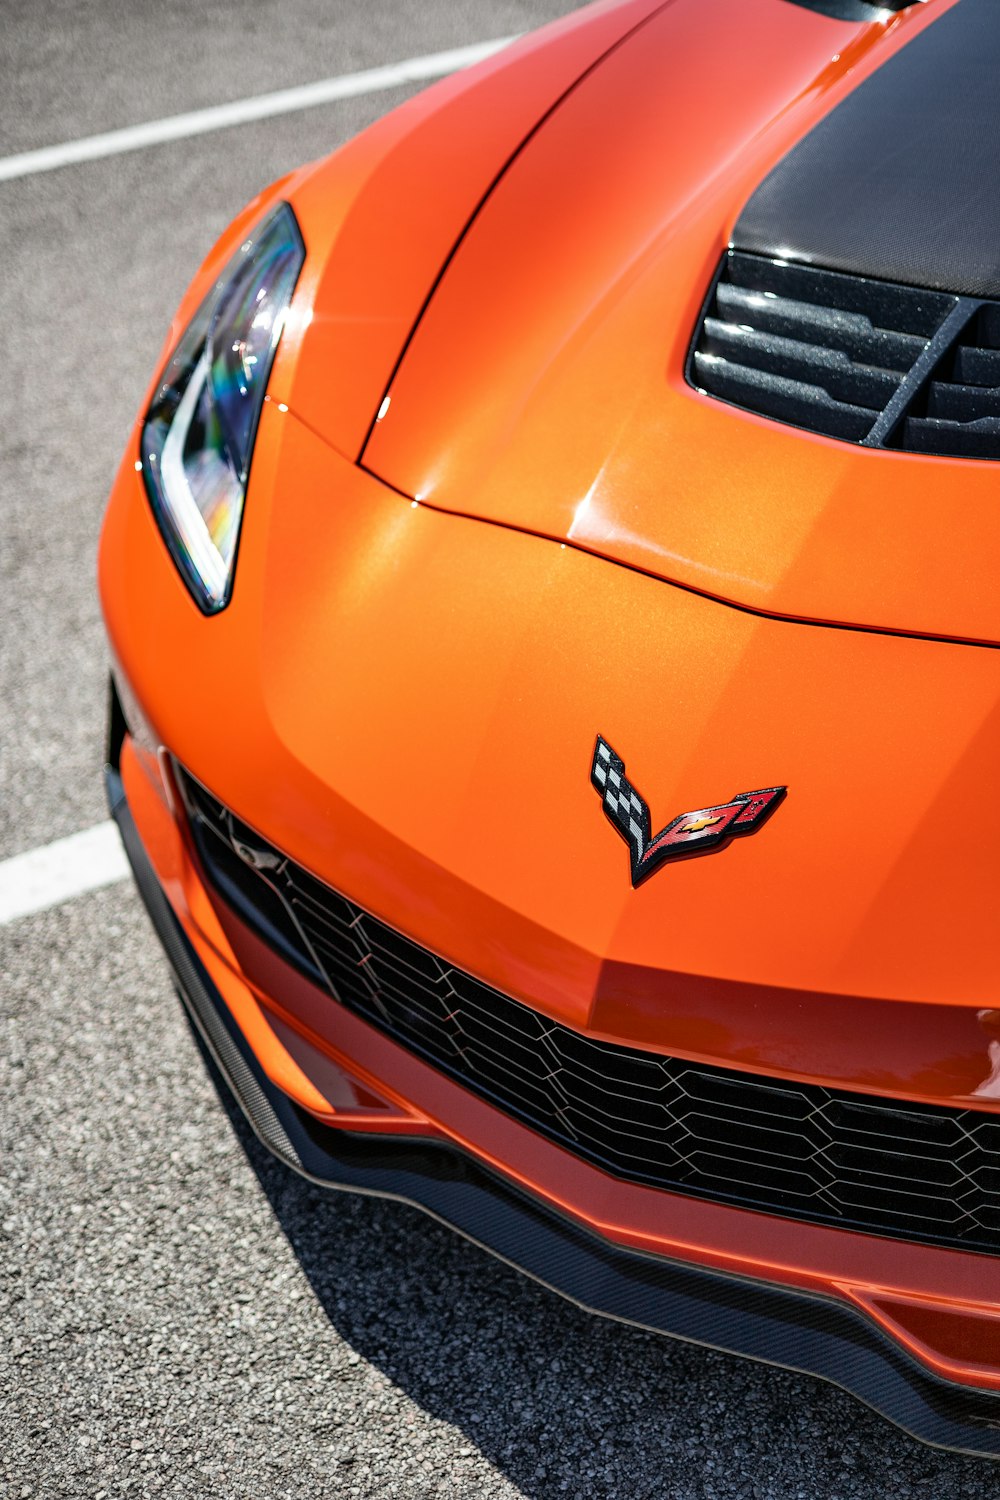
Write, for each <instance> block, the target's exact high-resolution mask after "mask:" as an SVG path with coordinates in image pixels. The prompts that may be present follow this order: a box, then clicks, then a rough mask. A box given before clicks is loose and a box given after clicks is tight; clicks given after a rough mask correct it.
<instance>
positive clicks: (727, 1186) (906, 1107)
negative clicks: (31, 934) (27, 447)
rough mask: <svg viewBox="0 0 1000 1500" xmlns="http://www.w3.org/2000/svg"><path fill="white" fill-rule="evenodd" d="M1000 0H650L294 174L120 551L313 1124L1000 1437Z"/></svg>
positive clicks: (258, 1100) (133, 606)
mask: <svg viewBox="0 0 1000 1500" xmlns="http://www.w3.org/2000/svg"><path fill="white" fill-rule="evenodd" d="M995 9H996V7H995V0H957V3H956V0H926V3H922V4H921V3H913V4H909V5H907V4H904V3H901V0H881V3H880V4H879V5H878V6H877V7H876V6H875V5H873V4H869V3H867V0H752V3H751V0H612V3H607V0H605V3H599V4H596V5H591V6H588V7H587V8H585V9H583V10H581V11H579V12H577V13H576V14H574V15H572V16H570V17H568V18H567V19H565V20H562V21H560V22H558V23H557V24H555V25H553V26H550V27H548V28H547V29H545V30H543V31H541V32H539V33H537V34H535V35H532V36H530V37H527V38H524V39H523V40H521V41H520V42H518V43H517V44H516V45H514V46H511V47H509V48H507V49H506V50H504V51H502V52H500V53H498V54H496V55H494V56H493V57H491V58H490V59H489V60H488V61H486V62H485V63H483V64H482V65H480V66H478V67H476V68H475V69H473V70H472V71H470V72H466V73H462V74H459V75H455V76H452V77H451V78H449V79H447V80H446V81H444V82H442V83H440V84H438V85H437V86H435V87H434V88H432V89H431V90H429V91H428V92H427V93H425V94H423V95H421V96H420V97H418V98H416V99H414V100H412V101H410V102H409V103H407V104H405V105H404V106H403V107H402V108H401V109H398V110H396V111H395V112H394V113H392V114H390V115H389V116H388V117H387V118H386V119H384V120H381V121H380V122H379V123H377V124H376V125H374V126H373V127H372V128H370V129H369V130H367V131H365V132H364V134H362V135H361V136H360V137H358V139H356V140H354V141H352V142H351V143H350V144H349V145H347V146H345V147H344V148H343V149H342V150H340V151H338V152H336V153H335V154H334V155H332V156H331V157H329V158H328V159H327V160H324V161H321V162H319V163H314V164H312V165H310V166H308V167H305V168H303V169H302V170H301V171H298V172H295V173H293V174H292V175H290V176H289V177H287V178H285V179H283V180H282V181H280V182H278V183H276V184H274V185H273V186H272V187H270V188H268V189H267V190H266V191H264V192H263V193H262V194H261V195H260V196H259V197H258V198H257V199H255V200H254V202H253V203H251V204H250V205H249V207H248V208H247V209H246V210H245V212H244V213H243V214H242V215H241V216H240V218H239V219H238V220H237V221H236V223H235V224H233V226H232V227H231V229H229V230H228V231H227V232H226V234H225V235H224V236H223V237H222V239H221V241H220V242H219V244H218V245H217V246H216V247H215V249H214V250H213V251H212V253H211V254H210V255H209V257H208V259H207V261H206V262H205V264H204V266H203V267H202V269H201V271H200V272H199V273H198V275H197V276H196V277H195V280H194V282H193V283H192V285H191V288H190V291H189V292H188V294H187V296H186V297H185V299H184V301H183V303H182V305H181V307H180V310H179V312H178V315H177V321H176V324H175V325H174V328H173V330H172V333H171V337H170V340H169V343H168V346H167V348H166V349H165V350H164V356H163V364H162V368H161V369H160V371H159V372H158V374H157V376H156V379H155V381H154V382H153V384H152V386H151V388H150V391H149V393H148V395H147V398H146V400H145V401H144V402H143V406H142V414H141V416H140V419H139V422H138V424H137V426H136V430H135V435H134V438H133V440H132V441H131V443H130V446H129V449H128V452H127V453H126V455H125V459H124V462H123V465H122V468H121V472H120V474H119V477H118V480H117V482H116V485H115V488H114V492H113V494H112V497H111V502H110V507H109V509H108V513H107V519H106V522H105V526H104V531H103V538H102V544H101V551H100V587H101V596H102V600H103V608H104V614H105V618H106V621H107V628H108V634H109V637H110V643H111V654H112V664H113V682H112V693H111V718H110V737H109V749H108V769H107V773H106V774H107V783H108V790H109V796H110V801H111V806H112V810H113V812H114V815H115V817H116V818H117V820H118V823H119V825H120V828H121V832H122V835H123V838H124V840H125V845H126V848H127V849H128V852H129V855H130V857H131V860H132V863H133V866H134V868H135V873H136V878H137V880H138V884H139V888H140V890H141V892H142V894H143V897H144V899H145V901H146V904H147V906H148V907H149V911H150V914H151V916H152V918H153V921H154V923H155V926H156V928H157V930H158V933H159V936H160V938H161V940H162V943H163V946H164V948H165V949H166V952H167V955H168V957H169V959H170V962H171V964H172V966H173V970H174V973H175V976H176V979H177V982H178V986H179V988H180V990H181V992H182V994H183V997H184V1000H185V1003H186V1005H187V1006H188V1008H189V1010H190V1013H191V1016H192V1018H193V1020H194V1021H195V1023H196V1024H197V1026H198V1027H199V1028H200V1030H201V1032H202V1034H203V1036H204V1039H205V1041H206V1043H207V1045H208V1047H209V1048H210V1049H211V1051H212V1053H213V1054H214V1056H215V1058H216V1060H217V1061H218V1063H219V1065H220V1067H221V1069H222V1071H223V1073H224V1075H225V1076H226V1078H227V1079H228V1081H229V1083H230V1084H231V1086H232V1088H233V1091H234V1093H235V1094H236V1096H237V1098H238V1100H239V1101H240V1103H241V1105H242V1106H243V1108H244V1110H245V1111H246V1113H247V1115H248V1117H249V1119H250V1121H251V1123H252V1125H253V1127H254V1129H255V1130H256V1131H257V1133H258V1134H259V1136H260V1137H261V1139H262V1140H263V1141H264V1142H265V1143H266V1144H267V1145H268V1146H269V1147H270V1148H271V1149H272V1150H273V1151H274V1152H275V1153H276V1154H277V1155H278V1156H279V1157H281V1158H282V1159H283V1160H284V1161H286V1162H287V1163H288V1164H289V1165H290V1166H291V1167H293V1168H295V1169H296V1170H297V1171H300V1172H302V1173H304V1174H306V1175H307V1176H309V1177H310V1178H312V1179H313V1180H314V1181H317V1182H321V1183H325V1184H329V1185H330V1186H331V1187H336V1188H347V1189H362V1190H364V1191H366V1192H375V1193H386V1194H392V1195H393V1196H396V1197H402V1198H405V1199H407V1200H409V1201H411V1202H413V1203H416V1204H419V1205H420V1206H421V1207H423V1208H425V1209H426V1210H427V1211H429V1212H430V1213H433V1214H434V1215H436V1216H437V1217H438V1218H440V1219H442V1220H444V1221H445V1222H447V1223H448V1224H451V1225H453V1226H454V1227H455V1228H456V1229H458V1230H460V1231H461V1232H462V1233H463V1234H466V1235H468V1236H469V1237H470V1238H472V1239H474V1240H476V1241H478V1242H479V1243H480V1244H482V1245H484V1246H486V1247H488V1248H489V1249H490V1250H492V1251H494V1252H495V1253H496V1254H498V1255H500V1256H502V1257H503V1258H504V1259H506V1260H507V1261H509V1262H511V1263H513V1264H514V1265H516V1266H519V1267H522V1268H523V1269H524V1270H525V1271H526V1272H528V1273H529V1274H531V1275H532V1276H535V1277H537V1278H538V1279H540V1280H541V1281H543V1282H545V1283H547V1284H548V1285H549V1286H552V1287H555V1288H557V1289H558V1290H559V1291H561V1292H562V1293H564V1294H565V1295H566V1296H568V1297H571V1298H573V1299H574V1300H576V1301H577V1302H579V1303H581V1304H583V1305H584V1306H586V1307H589V1308H592V1309H594V1310H595V1311H598V1312H601V1313H605V1314H609V1315H611V1316H613V1317H618V1318H624V1319H628V1320H629V1321H631V1322H634V1323H638V1324H641V1325H644V1326H646V1327H648V1328H651V1329H657V1330H662V1331H663V1332H665V1333H670V1334H675V1335H679V1336H680V1337H683V1338H687V1339H693V1340H697V1341H700V1342H703V1343H705V1344H709V1345H712V1346H714V1347H716V1348H720V1349H725V1350H733V1351H736V1352H739V1353H743V1354H748V1355H752V1356H755V1357H758V1358H761V1359H765V1360H769V1361H772V1362H774V1363H777V1364H780V1365H784V1366H788V1367H790V1368H794V1369H797V1370H803V1371H809V1372H812V1373H814V1374H817V1375H820V1376H824V1377H826V1378H827V1379H829V1380H832V1381H835V1382H837V1383H838V1384H840V1385H842V1386H844V1387H846V1388H847V1389H848V1390H850V1391H852V1392H854V1393H855V1394H856V1395H857V1396H859V1397H860V1398H861V1399H862V1400H864V1401H866V1402H868V1403H869V1404H870V1405H871V1406H873V1407H875V1408H876V1409H877V1410H879V1411H880V1412H882V1413H884V1414H885V1415H886V1416H887V1417H889V1418H891V1419H892V1420H894V1421H895V1422H897V1423H899V1424H900V1425H901V1426H903V1427H904V1428H906V1429H907V1430H908V1431H909V1432H911V1433H913V1434H915V1435H916V1436H917V1437H919V1438H922V1439H925V1440H926V1441H929V1442H932V1443H938V1444H942V1445H946V1446H950V1447H953V1448H957V1449H962V1450H964V1451H967V1452H970V1453H979V1454H991V1455H993V1456H997V1455H1000V1272H998V1265H1000V1262H998V1251H1000V796H998V794H997V778H998V769H1000V589H998V586H997V580H998V578H1000V468H997V467H996V462H997V460H998V459H1000V195H998V193H997V191H996V184H997V146H996V142H997V121H998V118H1000V115H998V103H997V94H996V80H997V78H998V76H1000V20H998V17H997V15H996V13H995Z"/></svg>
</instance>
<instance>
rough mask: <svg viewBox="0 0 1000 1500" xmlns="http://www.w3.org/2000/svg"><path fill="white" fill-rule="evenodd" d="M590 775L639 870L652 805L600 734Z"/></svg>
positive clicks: (606, 810)
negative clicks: (642, 794) (641, 795)
mask: <svg viewBox="0 0 1000 1500" xmlns="http://www.w3.org/2000/svg"><path fill="white" fill-rule="evenodd" d="M590 779H591V781H592V782H593V784H594V786H595V787H596V788H597V790H598V791H599V792H600V794H601V798H602V800H603V803H604V811H605V812H606V813H607V815H608V817H609V818H610V819H611V821H612V823H613V824H614V825H615V827H616V828H617V829H618V832H619V833H620V834H621V835H622V837H623V838H625V839H626V840H627V841H628V846H629V852H630V854H631V856H632V869H633V870H636V869H638V867H639V864H640V863H641V861H642V856H643V855H644V854H645V852H646V845H647V844H648V843H649V808H648V807H647V806H646V804H645V802H643V800H642V798H641V797H640V796H639V793H638V792H637V791H636V789H635V787H634V786H633V785H632V783H631V782H630V781H629V780H628V779H627V777H626V775H625V762H624V761H623V760H622V759H621V758H620V756H617V755H616V754H615V752H614V751H613V750H612V748H611V746H610V745H609V744H608V742H607V740H602V739H601V737H600V735H598V736H597V745H596V746H595V748H594V764H593V766H592V767H591V770H590Z"/></svg>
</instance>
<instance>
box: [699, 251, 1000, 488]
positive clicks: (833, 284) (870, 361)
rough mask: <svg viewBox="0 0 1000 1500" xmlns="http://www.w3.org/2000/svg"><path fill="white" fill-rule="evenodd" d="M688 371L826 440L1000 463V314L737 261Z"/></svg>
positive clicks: (781, 265) (970, 302) (752, 259)
mask: <svg viewBox="0 0 1000 1500" xmlns="http://www.w3.org/2000/svg"><path fill="white" fill-rule="evenodd" d="M687 374H688V380H689V382H690V384H691V385H693V386H695V387H696V388H697V389H698V390H700V391H703V392H705V393H706V394H707V395H710V396H715V397H717V398H718V399H719V400H721V401H726V402H729V403H730V404H731V405H733V406H740V407H742V408H743V409H744V410H746V411H753V412H756V413H758V414H759V415H760V416H765V417H771V418H773V419H774V420H776V421H779V422H787V423H789V424H790V425H791V426H794V427H804V428H807V429H808V430H809V431H811V432H821V433H823V434H825V435H826V436H827V437H834V438H841V439H843V440H845V441H847V442H852V443H861V444H864V445H865V446H866V447H876V448H902V449H905V450H908V451H911V452H919V453H937V454H941V455H951V456H958V457H964V458H987V459H995V458H997V457H1000V303H994V302H984V301H982V300H980V299H976V298H971V297H958V296H952V295H950V294H948V293H945V292H931V291H924V290H921V289H920V288H917V287H908V286H897V285H893V284H892V283H889V282H884V281H872V280H868V279H866V278H865V277H862V276H845V275H842V274H840V273H839V272H834V271H823V270H818V269H816V268H815V267H812V266H803V265H791V264H788V263H786V262H784V261H777V260H769V259H767V258H765V257H763V256H757V255H746V254H742V253H741V252H738V251H730V252H729V253H728V254H727V255H726V256H725V257H724V259H723V262H722V266H721V268H720V271H719V274H718V276H717V278H716V281H715V284H714V286H713V289H712V294H711V297H710V298H709V302H708V306H707V309H706V311H705V313H704V315H703V317H702V320H701V322H700V324H699V326H698V330H697V334H696V337H695V341H694V344H693V346H692V349H691V353H690V357H689V360H688V371H687Z"/></svg>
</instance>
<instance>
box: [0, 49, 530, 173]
mask: <svg viewBox="0 0 1000 1500" xmlns="http://www.w3.org/2000/svg"><path fill="white" fill-rule="evenodd" d="M514 40H516V39H515V38H514V37H509V36H507V37H500V38H498V39H496V40H494V41H492V42H476V43H475V44H474V45H473V46H470V47H453V48H452V49H451V51H449V52H430V53H428V54H427V55H426V56H424V57H408V58H407V59H406V60H405V62H398V63H389V64H388V65H387V66H385V67H381V68H366V69H365V70H364V71H363V72H360V73H344V74H341V75H340V77H338V78H322V79H320V80H319V82H318V83H304V84H301V85H300V86H298V87H297V88H291V89H279V90H278V91H277V93H274V94H258V95H257V97H256V98H253V99H235V100H234V101H233V102H232V103H231V104H215V105H212V106H211V107H210V108H208V109H195V110H190V111H189V112H188V113H187V114H183V115H169V116H168V117H167V118H166V119H164V120H150V121H148V122H147V123H146V124H145V125H129V126H127V127H126V128H125V129H124V130H108V131H106V132H105V133H104V134H103V135H88V136H83V137H82V138H81V139H80V140H77V141H65V142H64V143H63V144H62V145H61V146H42V147H41V148H40V149H39V150H37V151H22V152H21V153H20V155H18V156H4V157H0V182H4V181H7V180H9V179H10V178H12V177H28V176H30V175H31V173H33V172H52V171H54V170H55V169H56V167H67V166H70V165H71V164H72V163H74V162H81V161H96V160H98V159H99V158H100V157H102V156H118V155H119V154H120V153H121V152H123V151H141V150H142V149H143V148H144V147H145V146H158V145H161V144H162V143H163V142H164V141H180V140H184V139H186V138H187V137H188V136H192V135H205V134H207V132H208V131H210V130H225V129H227V127H228V126H230V125H242V124H245V123H246V121H248V120H265V119H267V118H268V117H269V116H270V115H287V114H291V113H293V112H294V111H295V110H298V109H311V108H312V107H313V105H316V104H331V103H333V102H334V101H335V100H337V99H354V98H357V97H358V95H360V94H375V93H378V92H379V91H380V90H383V89H395V88H399V86H400V84H404V83H419V82H420V81H421V80H426V79H429V78H442V77H444V75H445V74H446V73H455V72H457V71H458V69H459V68H467V67H470V66H471V64H472V63H477V62H481V61H482V60H483V58H485V57H489V56H491V54H492V53H494V52H499V50H500V48H501V47H506V46H507V44H508V43H509V42H512V41H514Z"/></svg>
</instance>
